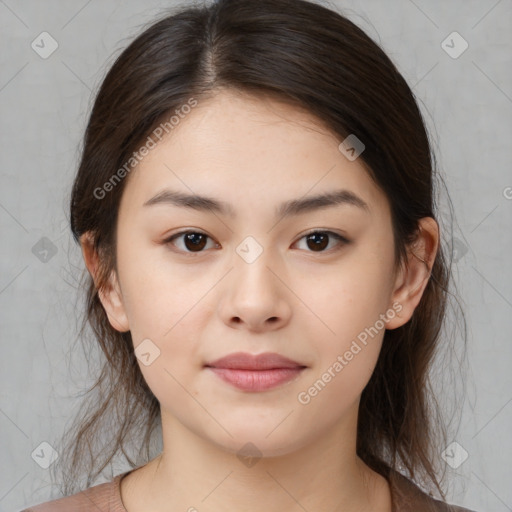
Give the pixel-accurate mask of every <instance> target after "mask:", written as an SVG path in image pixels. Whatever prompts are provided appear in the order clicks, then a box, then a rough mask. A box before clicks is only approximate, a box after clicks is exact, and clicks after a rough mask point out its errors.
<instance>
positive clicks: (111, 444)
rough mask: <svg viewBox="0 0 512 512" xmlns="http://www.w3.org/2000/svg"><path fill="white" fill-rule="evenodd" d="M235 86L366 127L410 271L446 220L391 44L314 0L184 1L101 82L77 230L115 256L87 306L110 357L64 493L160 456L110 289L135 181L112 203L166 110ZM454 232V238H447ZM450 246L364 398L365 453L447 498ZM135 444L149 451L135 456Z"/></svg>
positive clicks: (360, 436)
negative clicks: (441, 376) (444, 346)
mask: <svg viewBox="0 0 512 512" xmlns="http://www.w3.org/2000/svg"><path fill="white" fill-rule="evenodd" d="M222 88H230V89H234V90H238V91H241V92H246V93H250V94H252V95H255V96H260V97H263V96H268V97H272V98H276V99H279V100H280V101H286V102H289V103H291V104H293V105H295V106H296V107H297V108H300V109H305V110H306V111H308V112H309V113H310V114H311V115H313V116H315V118H317V119H319V120H320V121H321V122H322V123H324V124H325V126H327V127H328V128H329V129H330V130H331V131H332V132H333V133H334V134H336V136H337V137H339V140H340V142H341V141H342V140H344V139H345V137H347V136H348V135H350V134H355V135H356V136H357V137H358V138H359V139H360V140H361V141H363V142H364V144H365V146H366V148H365V151H364V152H363V153H362V155H361V156H360V158H361V159H362V161H363V163H364V164H365V166H366V167H367V169H368V172H369V174H370V176H371V177H372V179H373V180H374V181H375V183H376V184H377V185H378V186H379V187H380V188H381V189H382V190H383V192H384V193H385V195H386V196H387V198H388V200H389V204H390V207H391V212H392V222H393V234H394V241H395V249H396V264H397V267H398V266H399V265H402V264H404V263H405V264H406V259H405V255H406V248H407V245H408V244H409V243H411V242H412V241H413V240H414V239H415V236H416V234H417V230H418V220H419V219H421V218H422V217H434V218H436V215H435V207H436V205H435V194H434V192H435V185H436V182H435V178H436V177H439V176H438V173H437V171H436V169H435V157H434V155H433V152H432V151H431V147H430V142H429V136H428V134H427V131H426V128H425V124H424V121H423V118H422V115H421V113H420V110H419V108H418V105H417V103H416V101H415V97H414V95H413V93H412V91H411V89H410V88H409V86H408V85H407V83H406V81H405V80H404V78H403V77H402V75H401V74H400V73H399V71H398V70H397V68H396V67H395V65H394V64H393V63H392V61H391V60H390V59H389V58H388V56H387V55H386V54H385V52H384V51H383V50H382V49H381V48H380V46H379V45H378V44H376V43H375V42H374V41H372V40H371V39H370V38H369V37H368V36H367V35H366V34H365V33H364V32H363V31H362V30H361V29H360V28H358V27H357V26H356V25H355V24H354V23H353V22H351V21H349V20H348V19H347V18H346V17H344V16H342V15H341V14H338V13H337V12H334V11H332V10H330V9H327V8H325V7H323V6H321V5H319V4H315V3H312V2H308V1H304V0H259V1H257V2H255V1H253V0H219V1H217V2H215V3H213V4H211V5H209V6H204V5H203V6H190V5H189V6H187V7H180V9H179V10H177V11H175V12H171V13H170V14H169V12H167V13H165V17H163V18H162V19H160V20H159V21H157V22H154V23H153V24H152V25H151V26H150V27H149V28H148V29H147V30H145V31H144V32H143V33H142V34H141V35H139V36H138V37H137V38H136V39H135V40H134V41H133V42H132V43H131V44H130V45H129V46H128V47H127V48H126V49H125V50H124V51H123V52H122V53H121V54H120V55H119V57H118V58H117V59H116V61H115V62H114V64H113V65H112V66H111V68H110V70H109V71H108V73H107V75H106V77H105V79H104V81H103V82H102V84H101V87H100V89H99V92H98V93H97V96H96V99H95V103H94V106H93V109H92V113H91V115H90V119H89V122H88V125H87V129H86V132H85V137H84V144H83V151H82V155H81V162H80V166H79V169H78V173H77V175H76V178H75V181H74V185H73V189H72V196H71V204H70V213H71V229H72V232H73V236H74V239H75V241H77V242H78V241H79V237H80V236H81V235H82V234H84V233H86V232H90V233H92V234H93V236H94V247H95V249H96V250H97V251H98V253H99V255H100V258H101V268H100V274H99V276H98V279H97V282H96V283H94V282H93V280H92V278H91V276H90V275H89V274H88V273H85V274H84V277H85V279H86V284H85V285H86V287H87V296H86V313H85V315H84V318H83V324H82V327H81V330H80V333H79V336H80V337H81V338H82V339H85V328H86V326H87V325H90V326H91V328H92V331H93V337H94V343H95V344H96V343H99V346H100V347H101V350H102V352H103V354H104V357H103V356H102V358H103V366H102V369H101V372H100V373H99V375H98V378H97V381H96V382H95V384H94V385H93V386H92V387H91V388H90V389H89V390H88V391H87V393H88V398H89V401H88V407H84V408H83V410H82V412H81V414H80V415H77V417H76V418H75V423H74V425H73V427H72V428H70V429H69V430H68V431H67V432H66V436H65V437H64V439H63V441H67V444H66V445H65V446H64V448H62V449H61V450H59V451H60V453H61V463H60V466H61V468H62V478H61V481H64V482H65V486H64V494H70V493H72V492H74V491H75V490H76V489H75V487H74V486H76V487H78V486H79V481H80V477H81V476H83V475H87V481H86V482H85V487H89V486H90V485H91V483H92V482H93V481H94V480H95V479H96V478H97V477H98V476H99V475H100V473H101V472H102V471H103V470H104V469H105V468H107V467H108V466H109V465H111V464H112V462H113V461H114V459H115V457H116V456H118V455H120V454H121V453H122V454H123V456H124V457H125V458H126V460H127V461H128V463H129V464H130V466H132V467H135V466H137V465H140V464H141V463H144V462H147V461H148V460H150V458H151V456H150V449H151V448H150V444H151V440H152V439H154V430H155V428H156V427H158V426H159V418H160V416H159V415H160V410H159V403H158V401H157V399H156V398H155V396H154V395H153V394H152V392H151V390H150V389H149V388H148V386H147V385H146V383H145V381H144V379H143V377H142V374H141V372H140V370H139V366H138V364H137V360H136V357H135V355H134V351H133V345H132V339H131V336H130V333H129V332H127V333H120V332H118V331H116V330H114V329H113V328H112V327H111V325H110V323H109V320H108V318H107V315H106V313H105V310H104V308H103V306H102V304H101V302H100V299H99V297H98V289H101V288H102V287H103V286H106V283H107V278H108V276H109V275H110V273H111V271H112V270H115V269H116V236H115V235H116V223H117V214H118V209H119V204H120V199H121V195H122V192H123V188H124V185H125V183H126V180H125V179H124V180H120V182H119V183H117V184H116V186H114V187H112V188H111V190H109V191H108V193H106V194H105V195H104V197H103V198H102V199H101V200H98V199H97V198H96V197H97V193H96V194H95V190H97V189H98V187H102V186H103V184H105V183H106V182H108V181H109V180H110V179H111V177H112V176H113V174H115V173H116V171H117V170H118V169H120V168H121V167H122V166H123V165H124V164H125V163H126V162H127V161H129V160H130V158H131V157H132V156H133V154H134V151H137V150H138V149H139V147H140V145H141V143H142V141H144V140H145V139H146V138H147V137H148V136H149V135H150V134H151V133H152V131H153V130H154V129H155V127H157V126H158V125H159V124H160V122H161V121H162V119H164V118H165V117H166V116H167V117H168V116H170V115H171V114H172V113H173V112H175V111H176V109H179V108H180V107H181V106H182V105H185V104H186V103H187V102H188V101H189V99H190V98H191V97H193V98H195V99H196V100H198V101H201V100H202V99H206V98H209V97H211V95H212V94H213V93H214V92H215V91H218V90H220V89H222ZM441 242H442V240H441ZM446 257H447V255H446V248H445V247H444V244H443V243H441V245H440V249H439V252H438V254H437V257H436V259H435V262H434V265H433V268H432V269H431V278H430V280H429V282H428V284H427V287H426V289H425V291H424V294H423V296H422V299H421V301H420V303H419V305H418V306H417V308H416V310H415V312H414V314H413V317H412V318H411V320H410V321H409V322H407V323H406V324H405V325H403V326H402V327H400V328H397V329H394V330H391V331H386V333H385V337H384V341H383V346H382V350H381V354H380V357H379V360H378V362H377V365H376V368H375V371H374V373H373V375H372V377H371V379H370V381H369V383H368V385H367V386H366V388H365V389H364V391H363V393H362V397H361V402H360V410H359V421H358V432H357V454H358V455H359V456H360V457H361V459H362V460H363V461H364V462H365V463H366V464H367V465H368V466H370V467H371V468H372V469H374V470H375V471H377V472H378V473H380V474H382V475H383V476H385V477H387V478H388V479H392V478H393V471H392V470H395V469H398V470H400V471H401V472H406V473H407V474H408V476H409V477H410V478H411V479H413V480H415V481H416V482H417V483H424V482H430V484H434V490H436V491H439V493H440V495H441V496H442V497H444V494H443V491H442V489H441V487H440V479H439V478H438V476H437V474H438V470H437V468H436V461H437V460H438V458H439V457H438V454H439V452H440V451H441V449H442V448H444V447H445V446H446V443H445V444H442V443H443V442H445V441H446V432H445V429H444V426H443V424H442V422H441V421H440V414H439V409H440V408H439V407H438V405H437V404H436V401H435V399H434V398H433V396H434V395H433V393H432V390H431V385H430V380H429V373H430V368H431V366H432V362H433V360H434V356H435V354H436V348H437V345H438V341H439V339H440V337H441V331H442V327H443V323H444V321H445V317H446V309H447V299H448V296H449V295H450V293H449V291H448V285H449V281H450V274H451V271H450V270H451V266H448V262H447V260H446ZM130 446H132V447H135V446H136V447H139V450H138V451H137V449H136V448H135V449H134V450H135V452H134V453H131V452H130Z"/></svg>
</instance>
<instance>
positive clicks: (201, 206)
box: [143, 189, 370, 218]
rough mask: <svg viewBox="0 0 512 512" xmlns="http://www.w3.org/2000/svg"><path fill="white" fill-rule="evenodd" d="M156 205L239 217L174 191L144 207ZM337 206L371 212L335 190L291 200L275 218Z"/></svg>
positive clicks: (216, 203)
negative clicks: (352, 207) (346, 206)
mask: <svg viewBox="0 0 512 512" xmlns="http://www.w3.org/2000/svg"><path fill="white" fill-rule="evenodd" d="M156 204H160V205H161V204H167V205H171V206H178V207H181V208H190V209H193V210H197V211H205V212H208V211H211V212H213V213H218V214H221V215H225V216H230V217H233V218H234V217H236V214H235V212H234V210H233V208H232V206H231V205H230V204H229V203H225V202H223V201H219V200H217V199H214V198H211V197H207V196H200V195H197V194H186V193H184V192H178V191H175V190H170V189H164V190H161V191H160V192H158V193H157V194H156V195H155V196H153V197H152V198H151V199H148V200H147V201H146V202H145V203H144V204H143V206H152V205H156ZM338 205H350V206H355V207H357V208H360V209H361V210H365V211H366V212H367V213H369V212H370V208H369V206H368V204H367V203H366V202H365V201H364V200H363V199H361V198H360V197H359V196H358V195H356V194H354V193H353V192H351V191H350V190H344V189H342V190H335V191H332V192H325V193H323V194H319V195H316V196H309V197H305V198H300V199H291V200H289V201H285V202H283V203H281V204H280V205H279V206H278V207H277V208H276V210H275V216H276V217H289V216H292V215H300V214H303V213H308V212H312V211H315V210H320V209H324V208H329V207H333V206H338Z"/></svg>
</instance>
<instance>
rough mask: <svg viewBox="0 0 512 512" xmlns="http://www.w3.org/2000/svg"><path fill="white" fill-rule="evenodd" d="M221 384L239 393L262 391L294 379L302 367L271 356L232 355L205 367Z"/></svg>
mask: <svg viewBox="0 0 512 512" xmlns="http://www.w3.org/2000/svg"><path fill="white" fill-rule="evenodd" d="M205 368H206V369H208V370H210V371H212V372H213V373H214V374H215V375H217V376H218V377H220V378H221V379H222V380H224V381H225V382H227V383H229V384H231V385H233V386H234V387H236V388H238V389H241V390H243V391H252V392H258V391H265V390H267V389H272V388H275V387H277V386H280V385H282V384H284V383H286V382H289V381H290V380H293V379H295V378H296V377H297V376H298V375H300V374H301V373H302V371H303V370H304V369H305V368H306V366H305V365H302V364H300V363H298V362H297V361H293V360H292V359H289V358H287V357H284V356H281V355H280V354H277V353H275V352H266V353H263V354H258V355H252V354H249V353H246V352H236V353H233V354H229V355H227V356H225V357H222V358H220V359H217V360H216V361H213V362H212V363H208V364H206V365H205Z"/></svg>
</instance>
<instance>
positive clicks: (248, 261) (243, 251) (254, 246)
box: [233, 235, 279, 299]
mask: <svg viewBox="0 0 512 512" xmlns="http://www.w3.org/2000/svg"><path fill="white" fill-rule="evenodd" d="M269 238H270V237H265V238H263V237H261V236H259V237H258V239H256V237H255V236H252V235H248V236H246V237H245V238H244V239H243V240H242V241H241V242H240V243H239V244H238V246H237V247H236V248H235V253H236V254H235V255H234V258H233V262H234V267H235V268H234V276H233V278H234V279H235V288H237V289H239V290H240V291H242V292H243V291H244V289H245V288H247V287H249V288H250V289H253V288H254V287H256V291H257V292H258V293H260V294H265V293H266V292H268V291H269V290H271V291H273V292H276V291H277V290H275V285H276V283H275V281H276V277H275V276H274V274H273V272H271V271H270V268H272V267H278V266H279V262H277V261H276V258H275V251H274V250H273V249H272V248H271V247H270V246H269V243H268V240H269ZM274 272H275V270H274ZM249 293H252V292H251V290H249ZM273 294H274V293H273ZM260 299H263V296H261V295H260Z"/></svg>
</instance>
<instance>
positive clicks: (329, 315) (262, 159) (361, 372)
mask: <svg viewBox="0 0 512 512" xmlns="http://www.w3.org/2000/svg"><path fill="white" fill-rule="evenodd" d="M340 142H341V140H339V138H337V137H335V136H334V135H332V134H330V133H329V132H328V131H327V130H326V129H325V128H322V127H321V126H320V124H318V122H316V123H315V120H314V119H313V118H311V117H310V116H308V115H307V114H306V113H303V112H300V111H298V110H296V109H294V108H293V107H291V106H289V105H285V104H282V103H278V102H275V101H274V100H263V99H257V98H251V97H248V96H244V95H241V94H236V93H233V92H226V91H223V92H220V93H219V94H217V95H216V96H215V97H214V98H212V99H210V100H208V101H204V102H199V104H198V105H197V106H196V107H195V108H194V109H192V111H191V112H190V113H189V114H187V116H184V118H182V119H181V120H180V123H179V125H178V126H176V127H175V128H174V129H173V130H172V132H171V133H170V135H168V136H167V138H164V139H162V141H161V142H159V143H158V144H157V146H156V147H154V148H153V149H151V151H150V152H149V154H148V155H147V156H146V157H145V158H144V159H143V160H142V161H141V162H140V163H139V164H138V166H137V167H136V168H135V169H134V170H133V171H132V172H131V174H130V175H129V177H128V178H126V179H128V182H127V183H126V188H125V190H124V192H123V196H122V201H121V204H120V209H119V217H118V226H117V243H118V246H117V262H118V274H117V276H114V279H113V287H112V290H111V291H110V292H109V293H108V294H103V295H101V296H102V301H103V304H104V306H105V309H106V310H107V312H108V314H109V319H110V321H111V323H112V325H113V326H114V327H115V328H116V329H118V330H120V331H127V330H130V331H131V335H132V339H133V342H134V347H135V349H136V353H138V354H139V356H141V355H142V357H140V358H139V359H138V363H139V366H140V370H141V372H142V374H143V376H144V379H145V380H146V381H147V383H148V385H149V387H150V388H151V390H152V392H153V393H154V395H155V396H156V397H157V399H158V400H159V402H160V404H161V410H162V418H163V420H164V421H165V419H166V418H167V419H168V421H177V422H179V423H180V424H181V425H183V426H184V427H185V428H187V429H188V430H190V431H191V432H193V433H195V434H196V435H198V436H200V437H201V438H202V439H205V440H208V441H210V442H212V443H215V444H217V445H219V446H222V447H224V448H225V449H227V450H230V451H236V450H238V449H240V447H241V446H243V445H244V444H245V443H246V442H247V441H249V440H250V441H251V442H252V443H253V444H255V445H256V446H257V447H258V449H259V450H260V451H261V452H262V453H264V454H266V455H269V456H272V455H280V454H284V453H287V452H290V451H292V450H294V449H297V448H299V447H301V446H305V445H307V444H308V443H312V442H313V440H314V439H317V438H318V437H319V436H322V435H325V434H326V433H327V432H328V431H333V430H336V429H337V430H342V429H343V428H346V425H347V424H348V422H349V420H350V419H352V420H353V418H354V417H355V416H354V413H355V412H356V411H357V406H358V403H359V398H360V395H361V393H362V391H363V389H364V387H365V386H366V384H367V382H368V380H369V378H370V376H371V374H372V372H373V369H374V367H375V364H376V361H377V358H378V355H379V351H380V348H381V343H382V338H383V334H384V326H385V327H386V328H395V327H397V326H399V325H401V324H403V323H405V322H406V321H407V319H408V317H410V314H412V311H413V309H414V307H415V305H416V304H417V301H419V297H417V296H416V295H412V294H411V293H410V290H411V289H412V287H414V279H413V278H414V276H413V278H411V277H410V276H409V279H410V280H409V281H408V280H407V279H406V276H405V274H402V273H397V274H395V273H394V259H395V254H394V249H393V247H394V246H393V236H392V225H391V217H390V209H389V205H388V202H387V199H386V197H385V196H384V194H383V193H382V192H381V191H380V190H379V189H378V188H377V186H376V185H375V184H374V182H373V181H372V180H371V179H370V178H369V176H368V174H367V172H366V171H365V168H364V167H363V164H362V162H361V159H359V158H358V159H356V160H354V161H350V160H349V159H347V158H346V157H345V155H344V154H343V153H341V152H340V150H339V148H338V146H339V144H340ZM165 190H168V191H172V192H175V193H181V194H193V195H197V196H207V197H208V198H210V199H213V200H215V201H216V202H218V203H220V204H221V205H222V206H223V207H224V208H223V209H222V208H221V207H219V208H216V207H214V206H213V203H209V204H208V205H209V206H210V207H211V208H209V209H204V208H200V207H196V208H192V207H190V206H189V207H186V206H183V205H179V204H177V203H176V202H173V201H171V199H170V197H169V195H168V196H167V198H166V196H165V195H164V194H162V191H165ZM341 191H344V192H343V193H341ZM336 193H339V196H338V201H335V202H334V204H328V205H326V204H325V203H324V204H323V206H322V204H321V202H318V201H317V202H310V203H309V207H304V204H303V205H302V206H303V208H302V209H301V208H294V207H293V206H294V203H291V205H292V207H290V203H289V202H290V201H297V203H296V204H295V206H297V204H300V202H303V201H304V200H306V199H310V198H312V197H313V196H319V195H324V194H336ZM155 197H159V198H160V199H153V200H152V198H155ZM145 203H149V204H145ZM284 203H288V206H289V207H288V208H287V209H281V210H280V207H281V206H282V205H283V204H284ZM188 204H189V205H190V203H188ZM196 204H197V203H196ZM305 204H306V206H307V203H305ZM184 231H190V232H192V233H193V234H189V235H187V234H186V233H185V234H183V232H184ZM312 231H313V232H316V234H311V232H312ZM418 279H419V278H416V281H418ZM420 295H421V293H420ZM416 299H417V300H416ZM137 349H138V351H137ZM235 352H245V353H249V354H253V355H254V354H262V353H268V352H271V353H277V354H279V355H281V356H284V357H286V358H289V359H291V360H293V361H295V362H297V363H298V365H299V366H301V367H303V368H302V369H300V370H288V371H284V372H282V373H281V374H280V375H281V376H285V377H286V378H287V379H288V380H284V381H281V382H280V383H277V384H274V385H273V386H271V387H267V388H264V389H263V388H261V387H260V388H257V389H247V388H243V387H242V388H241V387H239V386H238V385H235V384H233V383H230V382H227V381H226V380H224V379H223V378H222V375H224V376H226V375H228V374H230V375H232V376H233V375H235V373H234V372H231V373H230V372H229V371H227V372H226V371H224V373H222V371H220V372H217V371H213V370H212V369H211V368H207V367H205V365H208V363H212V362H213V361H215V360H217V359H219V358H221V357H224V356H226V355H229V354H232V353H235ZM221 374H222V375H221ZM237 375H238V376H239V377H240V375H241V373H238V374H237ZM244 375H245V376H246V377H245V379H246V380H244V382H246V381H247V380H249V381H251V378H252V377H248V376H249V375H250V374H249V373H247V372H246V373H245V374H244ZM251 375H255V373H251ZM260 375H262V374H260ZM267 375H268V378H269V379H272V378H275V377H276V375H277V373H276V371H275V370H274V371H269V372H267ZM235 378H236V375H235ZM240 379H242V377H240ZM239 382H242V381H239ZM266 382H267V384H268V381H266ZM285 417H286V419H285V420H284V421H283V419H284V418H285ZM352 425H353V422H352ZM270 432H272V435H269V433H270Z"/></svg>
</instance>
